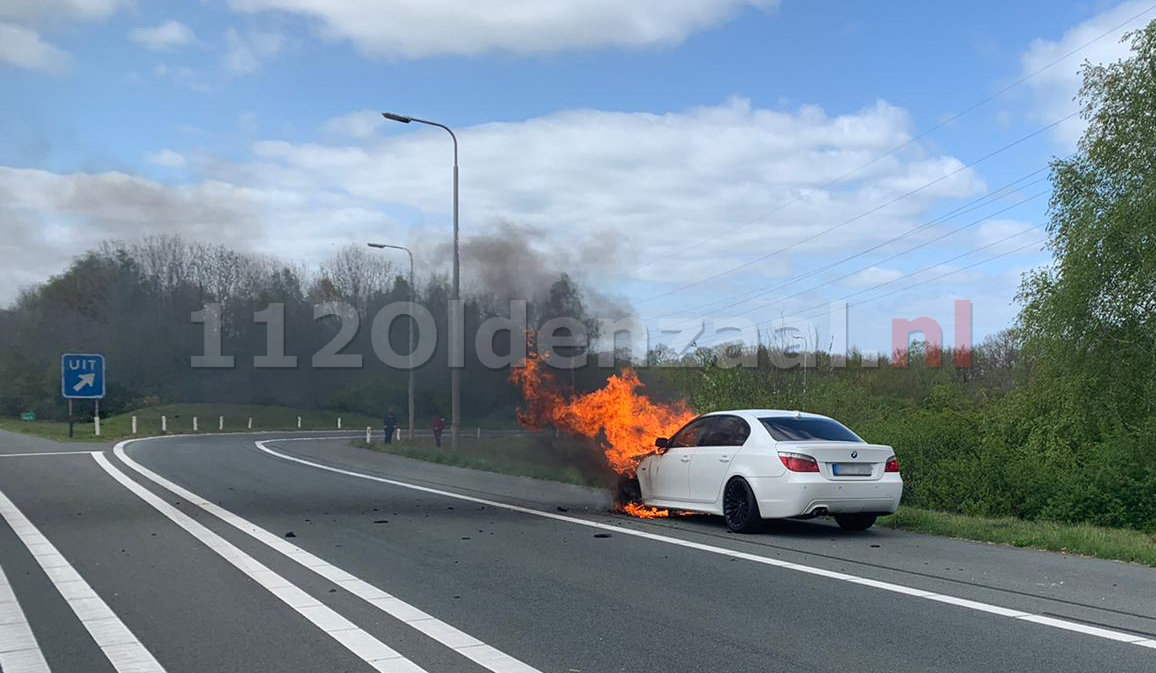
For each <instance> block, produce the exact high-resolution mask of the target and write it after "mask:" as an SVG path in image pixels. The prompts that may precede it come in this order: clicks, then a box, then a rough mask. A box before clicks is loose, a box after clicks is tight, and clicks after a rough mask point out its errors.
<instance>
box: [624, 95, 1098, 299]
mask: <svg viewBox="0 0 1156 673" xmlns="http://www.w3.org/2000/svg"><path fill="white" fill-rule="evenodd" d="M1078 114H1079V111H1076V112H1072V113H1071V114H1068V115H1065V116H1063V117H1061V118H1060V119H1057V120H1056V121H1054V122H1052V123H1051V124H1048V125H1047V126H1043V127H1041V128H1039V129H1036V130H1035V131H1032V132H1031V133H1029V134H1027V135H1025V136H1021V137H1020V138H1018V139H1016V140H1013V141H1012V142H1010V143H1008V144H1006V145H1003V146H1002V147H999V148H998V149H995V150H993V151H991V152H988V153H987V154H985V155H983V156H982V157H980V158H979V159H976V160H975V161H972V162H971V163H969V164H965V165H963V166H960V167H959V168H957V169H955V170H953V171H951V172H949V173H946V174H944V175H941V176H939V177H938V178H936V179H934V180H932V181H930V182H928V183H925V184H923V185H921V186H919V187H916V188H915V189H913V190H911V191H909V192H906V193H904V194H901V195H899V196H897V197H895V198H893V199H891V200H890V201H887V202H886V203H883V204H880V205H878V206H876V207H874V208H872V209H870V210H867V211H865V212H863V213H860V214H858V215H856V216H855V217H852V218H851V219H849V220H844V221H843V222H840V223H839V224H836V225H834V226H832V227H828V228H827V229H824V230H823V231H820V232H818V233H816V234H812V235H811V236H808V237H806V238H803V239H800V240H798V241H795V242H794V243H792V244H790V245H788V246H785V247H782V248H779V249H778V250H773V251H771V252H769V253H767V254H765V255H760V256H758V257H755V258H754V259H751V260H748V261H746V262H743V263H741V264H738V265H737V266H733V267H731V268H729V269H725V270H723V271H720V272H718V273H715V274H712V275H710V276H707V277H706V278H701V279H699V280H696V281H694V282H692V283H687V284H686V285H681V286H679V287H676V288H674V289H673V290H668V291H666V292H663V293H661V294H656V295H653V296H651V297H647V298H646V299H642V300H639V301H636V302H635V303H636V304H644V303H646V302H648V301H653V300H655V299H660V298H662V297H667V296H670V295H672V294H675V293H678V292H682V291H683V290H687V289H689V288H692V287H695V286H698V285H702V284H703V283H706V282H708V281H711V280H714V279H716V278H721V277H722V276H726V275H728V274H731V273H734V272H735V271H738V270H739V269H744V268H746V267H748V266H751V265H752V264H757V263H758V262H761V261H763V260H766V259H769V258H771V257H774V256H775V255H778V254H780V253H783V252H786V251H787V250H791V249H793V248H797V247H799V246H800V245H802V244H804V243H809V242H810V241H813V240H815V239H816V238H819V237H820V236H825V235H827V234H829V233H831V232H833V231H835V230H836V229H840V228H842V227H845V226H847V225H848V224H851V223H852V222H856V221H858V220H861V219H863V218H864V217H867V216H868V215H871V214H873V213H876V212H878V211H880V210H883V209H884V208H886V207H888V206H890V205H893V204H895V203H897V202H899V201H901V200H903V199H905V198H907V197H909V196H911V195H913V194H917V193H919V192H921V191H923V190H925V189H927V188H928V187H931V186H933V185H936V184H938V183H940V182H942V181H944V180H946V179H948V178H950V177H953V176H955V175H957V174H959V173H961V172H963V171H965V170H967V169H969V168H971V167H973V166H975V165H977V164H979V163H982V162H984V161H987V160H988V159H990V158H992V157H994V156H996V155H998V154H1000V153H1002V152H1006V151H1007V150H1009V149H1011V148H1013V147H1015V146H1016V145H1019V144H1020V143H1023V142H1026V141H1028V140H1030V139H1031V138H1033V137H1035V136H1037V135H1039V134H1041V133H1044V132H1046V131H1049V130H1051V129H1053V128H1055V127H1056V126H1059V125H1060V124H1062V123H1064V122H1066V121H1067V120H1069V119H1071V118H1072V117H1075V116H1076V115H1078Z"/></svg>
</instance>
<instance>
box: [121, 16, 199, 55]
mask: <svg viewBox="0 0 1156 673" xmlns="http://www.w3.org/2000/svg"><path fill="white" fill-rule="evenodd" d="M129 38H130V39H132V41H133V42H137V43H139V44H142V45H144V46H145V47H147V48H149V49H152V50H154V51H168V50H172V49H176V48H177V47H183V46H186V45H190V44H193V43H194V42H196V41H197V38H196V36H195V35H194V34H193V30H192V29H191V28H189V27H188V26H186V25H185V24H183V23H181V22H180V21H174V20H169V21H165V22H164V23H160V24H157V25H155V26H149V27H147V28H136V29H134V30H133V31H132V32H130V33H129Z"/></svg>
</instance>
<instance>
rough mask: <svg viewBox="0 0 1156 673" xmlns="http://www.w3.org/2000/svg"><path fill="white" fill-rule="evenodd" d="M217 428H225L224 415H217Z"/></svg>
mask: <svg viewBox="0 0 1156 673" xmlns="http://www.w3.org/2000/svg"><path fill="white" fill-rule="evenodd" d="M217 429H218V430H224V429H225V417H224V416H217Z"/></svg>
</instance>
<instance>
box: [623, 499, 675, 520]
mask: <svg viewBox="0 0 1156 673" xmlns="http://www.w3.org/2000/svg"><path fill="white" fill-rule="evenodd" d="M622 511H623V512H624V513H625V514H629V515H630V516H636V517H638V518H639V519H657V518H660V517H664V516H670V510H669V509H658V508H657V507H647V506H646V505H640V504H638V503H636V502H628V503H626V504H625V505H623V506H622Z"/></svg>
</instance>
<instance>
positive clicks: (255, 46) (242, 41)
mask: <svg viewBox="0 0 1156 673" xmlns="http://www.w3.org/2000/svg"><path fill="white" fill-rule="evenodd" d="M285 45H286V41H285V38H284V36H282V35H279V34H277V33H251V34H249V35H245V36H242V35H241V34H240V33H239V32H237V31H236V30H234V29H232V28H230V29H228V30H227V31H225V58H224V63H225V70H227V71H229V72H230V73H231V74H234V75H250V74H252V73H255V72H257V71H258V70H260V69H261V65H262V64H263V63H264V62H265V61H267V60H269V59H270V58H272V57H274V56H276V55H277V54H279V53H281V51H282V50H284V49H285Z"/></svg>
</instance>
